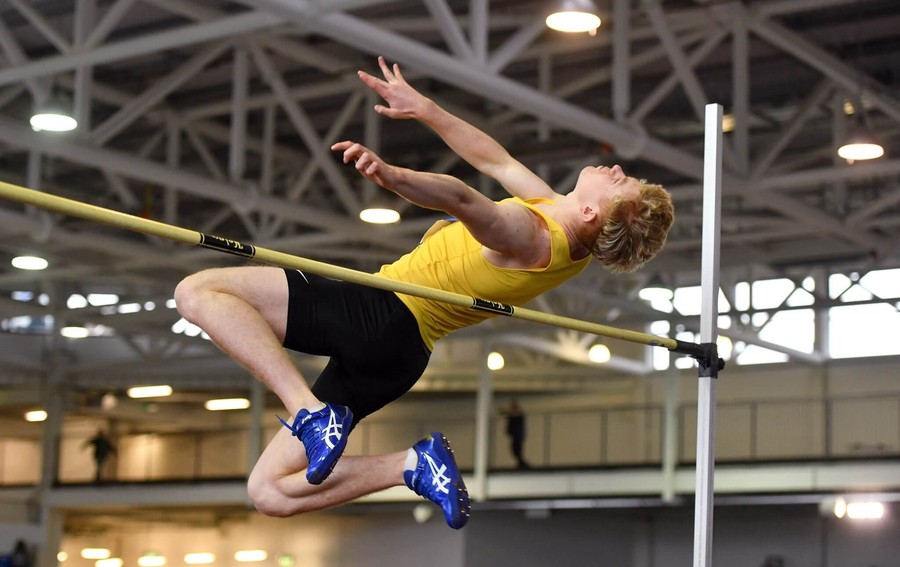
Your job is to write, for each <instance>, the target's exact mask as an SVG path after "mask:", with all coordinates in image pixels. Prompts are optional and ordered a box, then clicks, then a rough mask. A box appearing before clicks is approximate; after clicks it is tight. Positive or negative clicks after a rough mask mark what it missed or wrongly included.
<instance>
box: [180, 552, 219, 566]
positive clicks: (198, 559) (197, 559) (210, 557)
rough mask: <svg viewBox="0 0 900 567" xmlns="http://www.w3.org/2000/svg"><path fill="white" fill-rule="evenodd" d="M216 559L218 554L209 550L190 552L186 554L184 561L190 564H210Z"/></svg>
mask: <svg viewBox="0 0 900 567" xmlns="http://www.w3.org/2000/svg"><path fill="white" fill-rule="evenodd" d="M215 560H216V556H215V555H214V554H212V553H209V552H208V551H201V552H196V553H188V554H187V555H185V556H184V562H185V563H187V564H188V565H209V564H210V563H212V562H214V561H215Z"/></svg>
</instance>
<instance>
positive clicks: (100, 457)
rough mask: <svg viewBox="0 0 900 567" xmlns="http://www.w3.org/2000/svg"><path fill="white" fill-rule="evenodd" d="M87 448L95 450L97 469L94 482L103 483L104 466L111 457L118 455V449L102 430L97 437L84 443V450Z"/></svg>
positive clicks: (98, 431)
mask: <svg viewBox="0 0 900 567" xmlns="http://www.w3.org/2000/svg"><path fill="white" fill-rule="evenodd" d="M87 447H93V449H94V464H95V465H96V467H97V468H96V472H95V475H94V482H102V481H103V466H104V465H105V464H106V461H107V460H109V457H110V456H112V455H114V454H116V447H115V445H113V444H112V441H110V440H109V437H107V436H106V434H104V433H103V430H102V429H98V430H97V434H96V435H94V436H93V437H91V438H90V439H88V440H87V441H85V442H84V445H83V448H87Z"/></svg>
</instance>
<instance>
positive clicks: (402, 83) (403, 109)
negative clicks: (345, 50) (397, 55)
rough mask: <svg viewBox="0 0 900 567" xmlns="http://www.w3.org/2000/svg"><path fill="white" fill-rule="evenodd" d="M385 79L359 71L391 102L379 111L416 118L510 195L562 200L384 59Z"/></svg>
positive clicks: (499, 147)
mask: <svg viewBox="0 0 900 567" xmlns="http://www.w3.org/2000/svg"><path fill="white" fill-rule="evenodd" d="M378 64H379V65H380V66H381V71H382V73H383V74H384V79H383V80H382V79H379V78H377V77H374V76H372V75H370V74H368V73H366V72H365V71H359V78H360V79H361V80H362V81H363V82H364V83H365V84H366V85H367V86H368V87H369V88H371V89H372V90H374V91H375V92H376V93H378V94H379V95H380V96H381V98H383V99H384V100H385V102H387V103H388V106H384V105H381V104H379V105H376V106H375V111H376V112H378V113H379V114H381V115H383V116H387V117H389V118H397V119H408V118H413V119H416V120H419V121H420V122H422V123H423V124H425V125H427V126H429V127H430V128H431V129H432V130H434V131H435V132H437V134H438V135H439V136H440V137H441V139H442V140H444V142H445V143H446V144H447V145H448V146H450V149H452V150H453V151H454V152H456V154H457V155H459V156H460V157H461V158H463V159H464V160H466V161H467V162H469V163H470V164H471V165H472V166H473V167H475V168H476V169H477V170H478V171H480V172H482V173H484V174H485V175H487V176H490V177H493V178H494V179H496V180H497V181H498V182H499V183H500V184H501V185H503V187H504V188H505V189H506V190H507V192H509V194H511V195H514V196H516V197H520V198H523V199H531V198H537V197H543V198H546V199H555V198H557V197H559V195H557V194H556V193H554V191H553V189H551V188H550V186H549V185H547V183H546V182H545V181H544V180H543V179H541V178H540V177H538V176H537V175H536V174H535V173H534V172H533V171H531V170H530V169H528V168H527V167H525V166H524V165H523V164H522V163H521V162H520V161H518V160H517V159H515V158H514V157H512V156H511V155H510V154H509V152H508V151H506V148H504V147H503V146H501V145H500V144H499V143H498V142H497V141H496V140H495V139H493V138H492V137H491V136H489V135H488V134H487V133H485V132H483V131H482V130H480V129H478V128H477V127H475V126H473V125H472V124H469V123H468V122H466V121H465V120H462V119H461V118H459V117H458V116H455V115H453V114H451V113H449V112H447V111H446V110H444V109H443V108H441V107H440V106H439V105H438V104H436V103H435V102H434V101H432V100H431V99H429V98H427V97H426V96H424V95H423V94H421V93H420V92H419V91H417V90H416V89H414V88H413V87H412V86H411V85H410V84H409V83H407V82H406V80H405V79H404V78H403V75H402V74H401V73H400V66H399V65H397V64H396V63H395V64H394V66H393V69H391V68H390V67H389V66H388V64H387V63H386V62H385V60H384V57H379V58H378Z"/></svg>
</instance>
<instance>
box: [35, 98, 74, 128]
mask: <svg viewBox="0 0 900 567" xmlns="http://www.w3.org/2000/svg"><path fill="white" fill-rule="evenodd" d="M71 108H72V105H71V104H70V103H69V101H68V100H67V99H65V98H64V97H62V96H61V95H59V94H55V95H51V96H50V98H49V99H47V100H46V101H44V102H43V103H39V104H38V105H37V106H36V107H35V109H34V114H33V115H32V116H31V120H30V121H29V122H30V124H31V128H32V129H33V130H34V131H35V132H41V131H46V132H70V131H72V130H74V129H75V128H77V127H78V121H77V120H75V119H74V118H73V117H72V111H71Z"/></svg>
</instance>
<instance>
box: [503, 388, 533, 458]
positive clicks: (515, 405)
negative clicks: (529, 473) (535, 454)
mask: <svg viewBox="0 0 900 567" xmlns="http://www.w3.org/2000/svg"><path fill="white" fill-rule="evenodd" d="M506 435H507V436H509V450H510V453H512V456H513V458H514V459H515V460H516V468H517V469H519V470H522V469H528V468H531V467H530V466H529V465H528V463H527V462H526V461H525V457H524V456H522V449H523V447H524V445H525V414H523V413H522V408H521V407H519V402H517V401H516V400H515V399H513V400H511V401H510V402H509V407H508V408H507V410H506Z"/></svg>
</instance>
